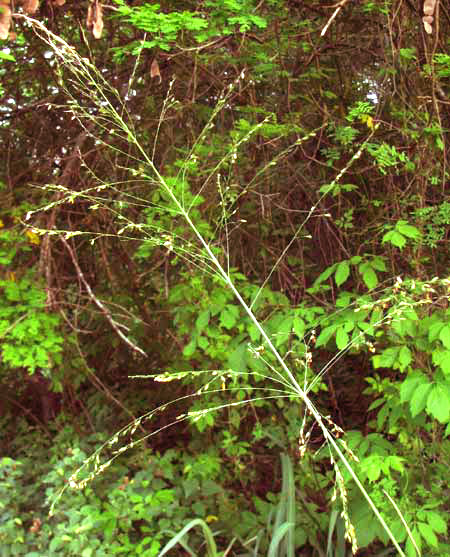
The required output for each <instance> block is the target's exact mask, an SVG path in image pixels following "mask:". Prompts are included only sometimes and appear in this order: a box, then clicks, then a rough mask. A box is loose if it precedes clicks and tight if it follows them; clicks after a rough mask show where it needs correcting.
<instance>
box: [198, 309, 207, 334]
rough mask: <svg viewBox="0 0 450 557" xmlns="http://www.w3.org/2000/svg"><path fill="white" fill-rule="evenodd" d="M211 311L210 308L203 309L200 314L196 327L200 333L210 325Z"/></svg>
mask: <svg viewBox="0 0 450 557" xmlns="http://www.w3.org/2000/svg"><path fill="white" fill-rule="evenodd" d="M210 316H211V313H210V311H209V310H205V311H202V312H201V313H200V315H199V316H198V317H197V321H196V322H195V328H196V329H197V331H198V332H199V333H201V332H202V331H203V329H204V328H205V327H206V325H208V323H209V318H210Z"/></svg>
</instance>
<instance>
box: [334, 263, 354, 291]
mask: <svg viewBox="0 0 450 557" xmlns="http://www.w3.org/2000/svg"><path fill="white" fill-rule="evenodd" d="M349 274H350V265H349V263H348V261H341V262H340V263H338V266H337V269H336V273H335V275H334V280H335V281H336V284H337V286H341V284H343V283H344V282H345V281H346V280H347V279H348V276H349Z"/></svg>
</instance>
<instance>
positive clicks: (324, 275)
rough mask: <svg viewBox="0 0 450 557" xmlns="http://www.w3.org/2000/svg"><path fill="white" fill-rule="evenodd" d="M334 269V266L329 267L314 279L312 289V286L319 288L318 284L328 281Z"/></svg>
mask: <svg viewBox="0 0 450 557" xmlns="http://www.w3.org/2000/svg"><path fill="white" fill-rule="evenodd" d="M335 269H336V265H331V267H328V268H327V269H325V271H324V272H323V273H321V274H320V275H319V276H318V277H317V278H316V280H315V281H314V284H313V287H314V286H319V284H322V282H324V281H326V280H327V279H329V278H330V277H331V275H332V274H333V273H334V270H335Z"/></svg>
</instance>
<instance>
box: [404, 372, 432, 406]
mask: <svg viewBox="0 0 450 557" xmlns="http://www.w3.org/2000/svg"><path fill="white" fill-rule="evenodd" d="M424 381H426V378H425V376H424V375H422V374H421V373H420V374H414V375H413V374H412V375H410V376H409V377H408V378H407V379H405V381H403V383H402V384H401V386H400V402H406V401H409V400H411V398H412V396H413V393H414V392H415V390H416V388H417V387H418V386H419V385H421V384H422V383H423V382H424Z"/></svg>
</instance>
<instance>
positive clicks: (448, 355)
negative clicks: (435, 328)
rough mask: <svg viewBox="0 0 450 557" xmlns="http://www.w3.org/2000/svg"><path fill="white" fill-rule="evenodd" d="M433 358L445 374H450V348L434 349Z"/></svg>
mask: <svg viewBox="0 0 450 557" xmlns="http://www.w3.org/2000/svg"><path fill="white" fill-rule="evenodd" d="M432 360H433V364H435V365H437V366H439V367H440V368H441V369H442V371H443V372H444V374H445V375H450V350H433V355H432Z"/></svg>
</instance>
